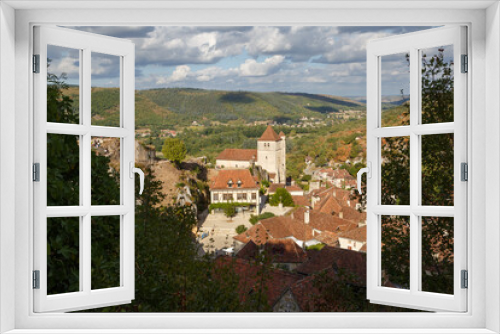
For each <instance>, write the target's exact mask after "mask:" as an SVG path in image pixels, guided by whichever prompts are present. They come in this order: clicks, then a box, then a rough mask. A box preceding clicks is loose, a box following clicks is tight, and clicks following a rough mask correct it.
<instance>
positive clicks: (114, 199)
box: [91, 137, 120, 205]
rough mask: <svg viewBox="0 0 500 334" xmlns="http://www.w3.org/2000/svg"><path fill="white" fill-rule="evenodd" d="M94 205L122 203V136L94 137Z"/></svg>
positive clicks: (92, 145)
mask: <svg viewBox="0 0 500 334" xmlns="http://www.w3.org/2000/svg"><path fill="white" fill-rule="evenodd" d="M91 147H92V205H119V204H120V138H108V137H92V144H91Z"/></svg>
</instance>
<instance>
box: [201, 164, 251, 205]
mask: <svg viewBox="0 0 500 334" xmlns="http://www.w3.org/2000/svg"><path fill="white" fill-rule="evenodd" d="M259 190H260V186H259V184H258V183H257V181H256V180H255V179H254V178H253V176H252V174H250V171H249V170H248V169H227V170H221V171H219V174H217V176H216V177H215V178H214V179H213V180H212V181H211V182H210V203H213V204H216V203H235V204H237V203H245V204H246V203H248V204H250V207H249V209H250V210H254V211H256V212H257V213H260V196H259ZM241 209H242V210H243V209H245V207H244V206H242V207H241Z"/></svg>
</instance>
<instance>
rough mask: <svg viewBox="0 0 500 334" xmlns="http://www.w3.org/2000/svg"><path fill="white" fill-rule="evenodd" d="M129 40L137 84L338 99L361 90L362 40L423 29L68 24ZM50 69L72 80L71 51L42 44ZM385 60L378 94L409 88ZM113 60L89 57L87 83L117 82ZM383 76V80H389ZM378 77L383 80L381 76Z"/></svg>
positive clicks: (394, 60) (74, 59)
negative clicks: (132, 51)
mask: <svg viewBox="0 0 500 334" xmlns="http://www.w3.org/2000/svg"><path fill="white" fill-rule="evenodd" d="M71 28H72V29H78V30H83V31H87V32H91V33H96V34H101V35H108V36H113V37H118V38H125V39H130V40H132V41H133V42H134V43H135V45H136V65H135V66H136V88H137V89H151V88H169V87H190V88H202V89H217V90H241V91H260V92H269V91H281V92H302V93H312V94H330V95H340V96H365V94H366V44H367V42H368V41H369V40H371V39H376V38H382V37H388V36H392V35H396V34H402V33H408V32H413V31H418V30H422V29H429V28H430V27H355V26H349V27H331V26H302V27H301V26H293V27H290V26H279V27H273V26H240V27H237V26H236V27H213V26H210V27H207V26H195V27H188V26H168V27H166V26H156V27H71ZM48 53H49V58H50V59H51V64H50V71H51V72H53V73H55V74H60V73H62V72H65V73H66V74H67V77H68V78H67V82H68V83H70V84H71V83H77V82H78V65H79V60H78V52H76V51H75V50H69V49H64V48H60V47H50V48H49V52H48ZM403 57H404V55H400V57H394V56H393V57H390V58H387V59H386V61H385V62H384V66H383V71H384V72H383V78H384V75H386V76H388V77H387V78H388V79H387V80H385V81H386V82H387V83H386V84H385V86H384V87H385V88H384V94H387V95H397V94H400V91H401V89H402V87H405V89H407V87H408V82H407V81H408V79H409V76H408V65H407V62H406V60H405V59H404V58H403ZM118 64H119V62H118V57H114V56H106V55H102V54H93V55H92V86H99V87H116V86H117V85H118V82H119V66H118ZM389 76H390V78H389ZM383 81H384V80H383Z"/></svg>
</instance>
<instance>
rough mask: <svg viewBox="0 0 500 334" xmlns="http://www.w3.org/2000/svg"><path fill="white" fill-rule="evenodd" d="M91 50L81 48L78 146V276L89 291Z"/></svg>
mask: <svg viewBox="0 0 500 334" xmlns="http://www.w3.org/2000/svg"><path fill="white" fill-rule="evenodd" d="M91 68H92V67H91V51H90V49H88V48H87V49H84V50H83V61H82V72H83V73H82V74H83V75H82V81H83V82H82V86H81V87H82V88H81V89H82V97H83V98H82V102H83V103H82V110H81V111H82V114H81V117H82V124H83V125H84V126H85V127H86V129H87V131H86V133H85V134H84V135H83V136H81V138H82V142H81V143H80V147H81V150H82V153H81V154H82V158H81V159H80V161H81V164H82V166H81V170H82V171H83V179H82V188H83V206H84V207H85V209H86V214H85V216H83V219H82V220H83V228H82V232H83V235H82V246H81V247H82V250H81V253H80V254H81V257H82V262H83V265H82V266H83V271H82V272H81V273H80V277H81V279H82V280H83V291H84V292H86V293H90V290H91V278H92V277H91V268H92V263H91V245H92V241H91V230H90V229H91V215H90V206H91V185H92V171H91V167H92V161H91V160H92V154H91V133H90V127H91V115H92V114H91V108H92V107H91V106H92V104H91V103H92V101H91V94H92V91H91Z"/></svg>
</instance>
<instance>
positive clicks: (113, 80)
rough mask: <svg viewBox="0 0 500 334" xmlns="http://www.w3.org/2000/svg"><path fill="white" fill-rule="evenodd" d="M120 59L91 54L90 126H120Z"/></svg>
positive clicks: (95, 53)
mask: <svg viewBox="0 0 500 334" xmlns="http://www.w3.org/2000/svg"><path fill="white" fill-rule="evenodd" d="M120 67H121V65H120V57H118V56H111V55H106V54H102V53H97V52H92V83H91V84H92V125H105V126H120V72H121V71H120Z"/></svg>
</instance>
